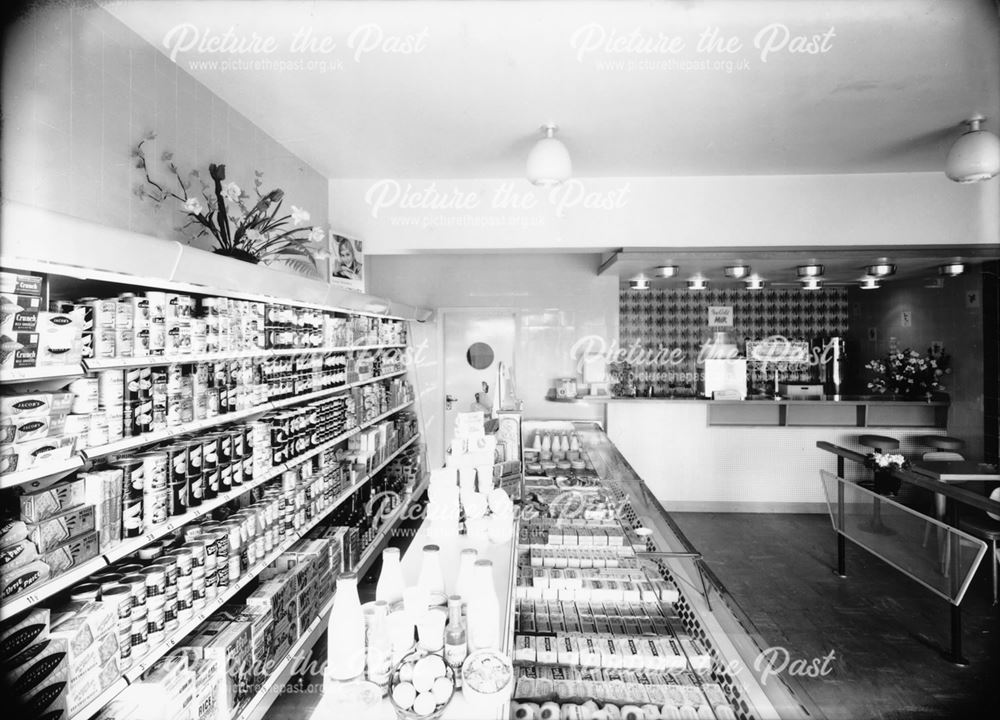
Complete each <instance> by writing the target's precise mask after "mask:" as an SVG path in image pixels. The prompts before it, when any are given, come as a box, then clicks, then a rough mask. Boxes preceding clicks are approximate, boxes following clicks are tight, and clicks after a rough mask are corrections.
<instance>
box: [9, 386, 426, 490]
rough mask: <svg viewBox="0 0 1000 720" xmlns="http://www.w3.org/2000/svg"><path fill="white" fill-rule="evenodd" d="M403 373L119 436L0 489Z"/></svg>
mask: <svg viewBox="0 0 1000 720" xmlns="http://www.w3.org/2000/svg"><path fill="white" fill-rule="evenodd" d="M405 374H406V370H397V371H396V372H391V373H388V374H386V375H380V376H378V377H374V378H370V379H368V380H359V381H357V382H353V383H348V384H346V385H339V386H337V387H335V388H329V389H326V390H318V391H316V392H313V393H308V394H306V395H297V396H295V397H290V398H283V399H281V400H276V401H273V402H266V403H263V404H262V405H255V406H254V407H252V408H249V409H246V410H237V411H236V412H231V413H223V414H221V415H216V416H214V417H210V418H205V419H204V420H195V421H194V422H190V423H184V424H183V425H175V426H173V427H170V428H167V429H165V430H157V431H156V432H152V433H145V434H143V435H136V436H135V437H127V438H122V439H121V440H116V441H115V442H112V443H107V444H105V445H98V446H95V447H92V448H86V449H84V450H80V451H79V452H77V453H75V454H74V456H73V457H71V458H69V459H68V460H65V461H61V462H59V463H58V464H54V465H51V466H49V465H45V466H40V467H32V468H29V469H27V470H22V471H21V472H16V473H10V474H8V475H4V476H3V477H2V478H0V489H4V488H11V487H15V486H17V485H23V484H24V483H28V482H33V481H35V480H40V479H44V478H50V477H55V476H57V475H67V474H69V473H71V472H73V471H74V470H79V469H80V468H82V467H83V466H84V465H85V464H86V463H87V462H88V461H92V460H97V459H98V458H102V457H105V456H107V455H113V454H115V453H121V452H126V451H128V450H134V449H136V448H140V447H143V446H145V445H152V444H154V443H158V442H161V441H163V440H169V439H170V438H171V437H174V436H176V435H185V434H187V433H195V432H200V431H201V430H207V429H208V428H212V427H216V426H217V425H225V424H227V423H231V422H236V421H239V420H245V419H247V418H250V417H254V416H256V415H263V414H264V413H267V412H270V411H271V410H277V409H278V408H284V407H289V406H292V405H299V404H301V403H306V402H312V401H313V400H319V399H321V398H325V397H330V396H332V395H337V394H339V393H341V392H344V391H345V390H350V389H351V388H355V387H360V386H362V385H369V384H371V383H375V382H380V381H382V380H389V379H391V378H394V377H399V376H401V375H405ZM410 404H412V403H410ZM390 414H391V413H390Z"/></svg>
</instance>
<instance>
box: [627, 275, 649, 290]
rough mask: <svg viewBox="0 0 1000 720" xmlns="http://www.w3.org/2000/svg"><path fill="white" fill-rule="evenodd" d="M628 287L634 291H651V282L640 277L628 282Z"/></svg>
mask: <svg viewBox="0 0 1000 720" xmlns="http://www.w3.org/2000/svg"><path fill="white" fill-rule="evenodd" d="M628 286H629V288H630V289H632V290H649V280H647V279H646V278H644V277H639V278H636V279H634V280H629V281H628Z"/></svg>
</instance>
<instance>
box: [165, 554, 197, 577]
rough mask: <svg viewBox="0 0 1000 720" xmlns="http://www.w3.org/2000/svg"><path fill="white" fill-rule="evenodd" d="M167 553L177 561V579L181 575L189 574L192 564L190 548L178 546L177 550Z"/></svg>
mask: <svg viewBox="0 0 1000 720" xmlns="http://www.w3.org/2000/svg"><path fill="white" fill-rule="evenodd" d="M169 555H170V556H171V557H173V558H174V559H175V560H176V562H177V577H178V579H180V578H182V577H190V576H191V568H192V567H193V565H194V553H193V552H192V550H191V548H189V547H188V548H178V549H177V550H171V551H170V553H169Z"/></svg>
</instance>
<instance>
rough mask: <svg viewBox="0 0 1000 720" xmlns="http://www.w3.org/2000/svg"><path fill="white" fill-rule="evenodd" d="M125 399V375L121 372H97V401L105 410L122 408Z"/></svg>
mask: <svg viewBox="0 0 1000 720" xmlns="http://www.w3.org/2000/svg"><path fill="white" fill-rule="evenodd" d="M124 397H125V375H124V373H122V371H121V370H99V371H98V372H97V401H98V403H99V404H100V406H101V407H103V408H120V407H121V406H122V401H123V399H124Z"/></svg>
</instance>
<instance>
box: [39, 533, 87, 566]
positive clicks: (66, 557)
mask: <svg viewBox="0 0 1000 720" xmlns="http://www.w3.org/2000/svg"><path fill="white" fill-rule="evenodd" d="M100 549H101V546H100V542H99V541H98V534H97V533H96V532H90V533H86V534H84V535H81V536H79V537H76V538H73V539H72V540H70V541H69V542H65V543H63V544H62V545H59V546H57V547H55V548H53V549H52V550H49V551H48V552H46V553H43V554H42V556H41V559H42V561H43V562H45V564H46V565H48V566H49V569H50V570H51V572H52V576H53V577H55V576H56V575H59V574H60V573H64V572H66V571H67V570H70V569H72V568H74V567H76V566H78V565H81V564H83V563H85V562H87V561H88V560H90V559H92V558H95V557H97V554H98V552H99V551H100Z"/></svg>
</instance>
